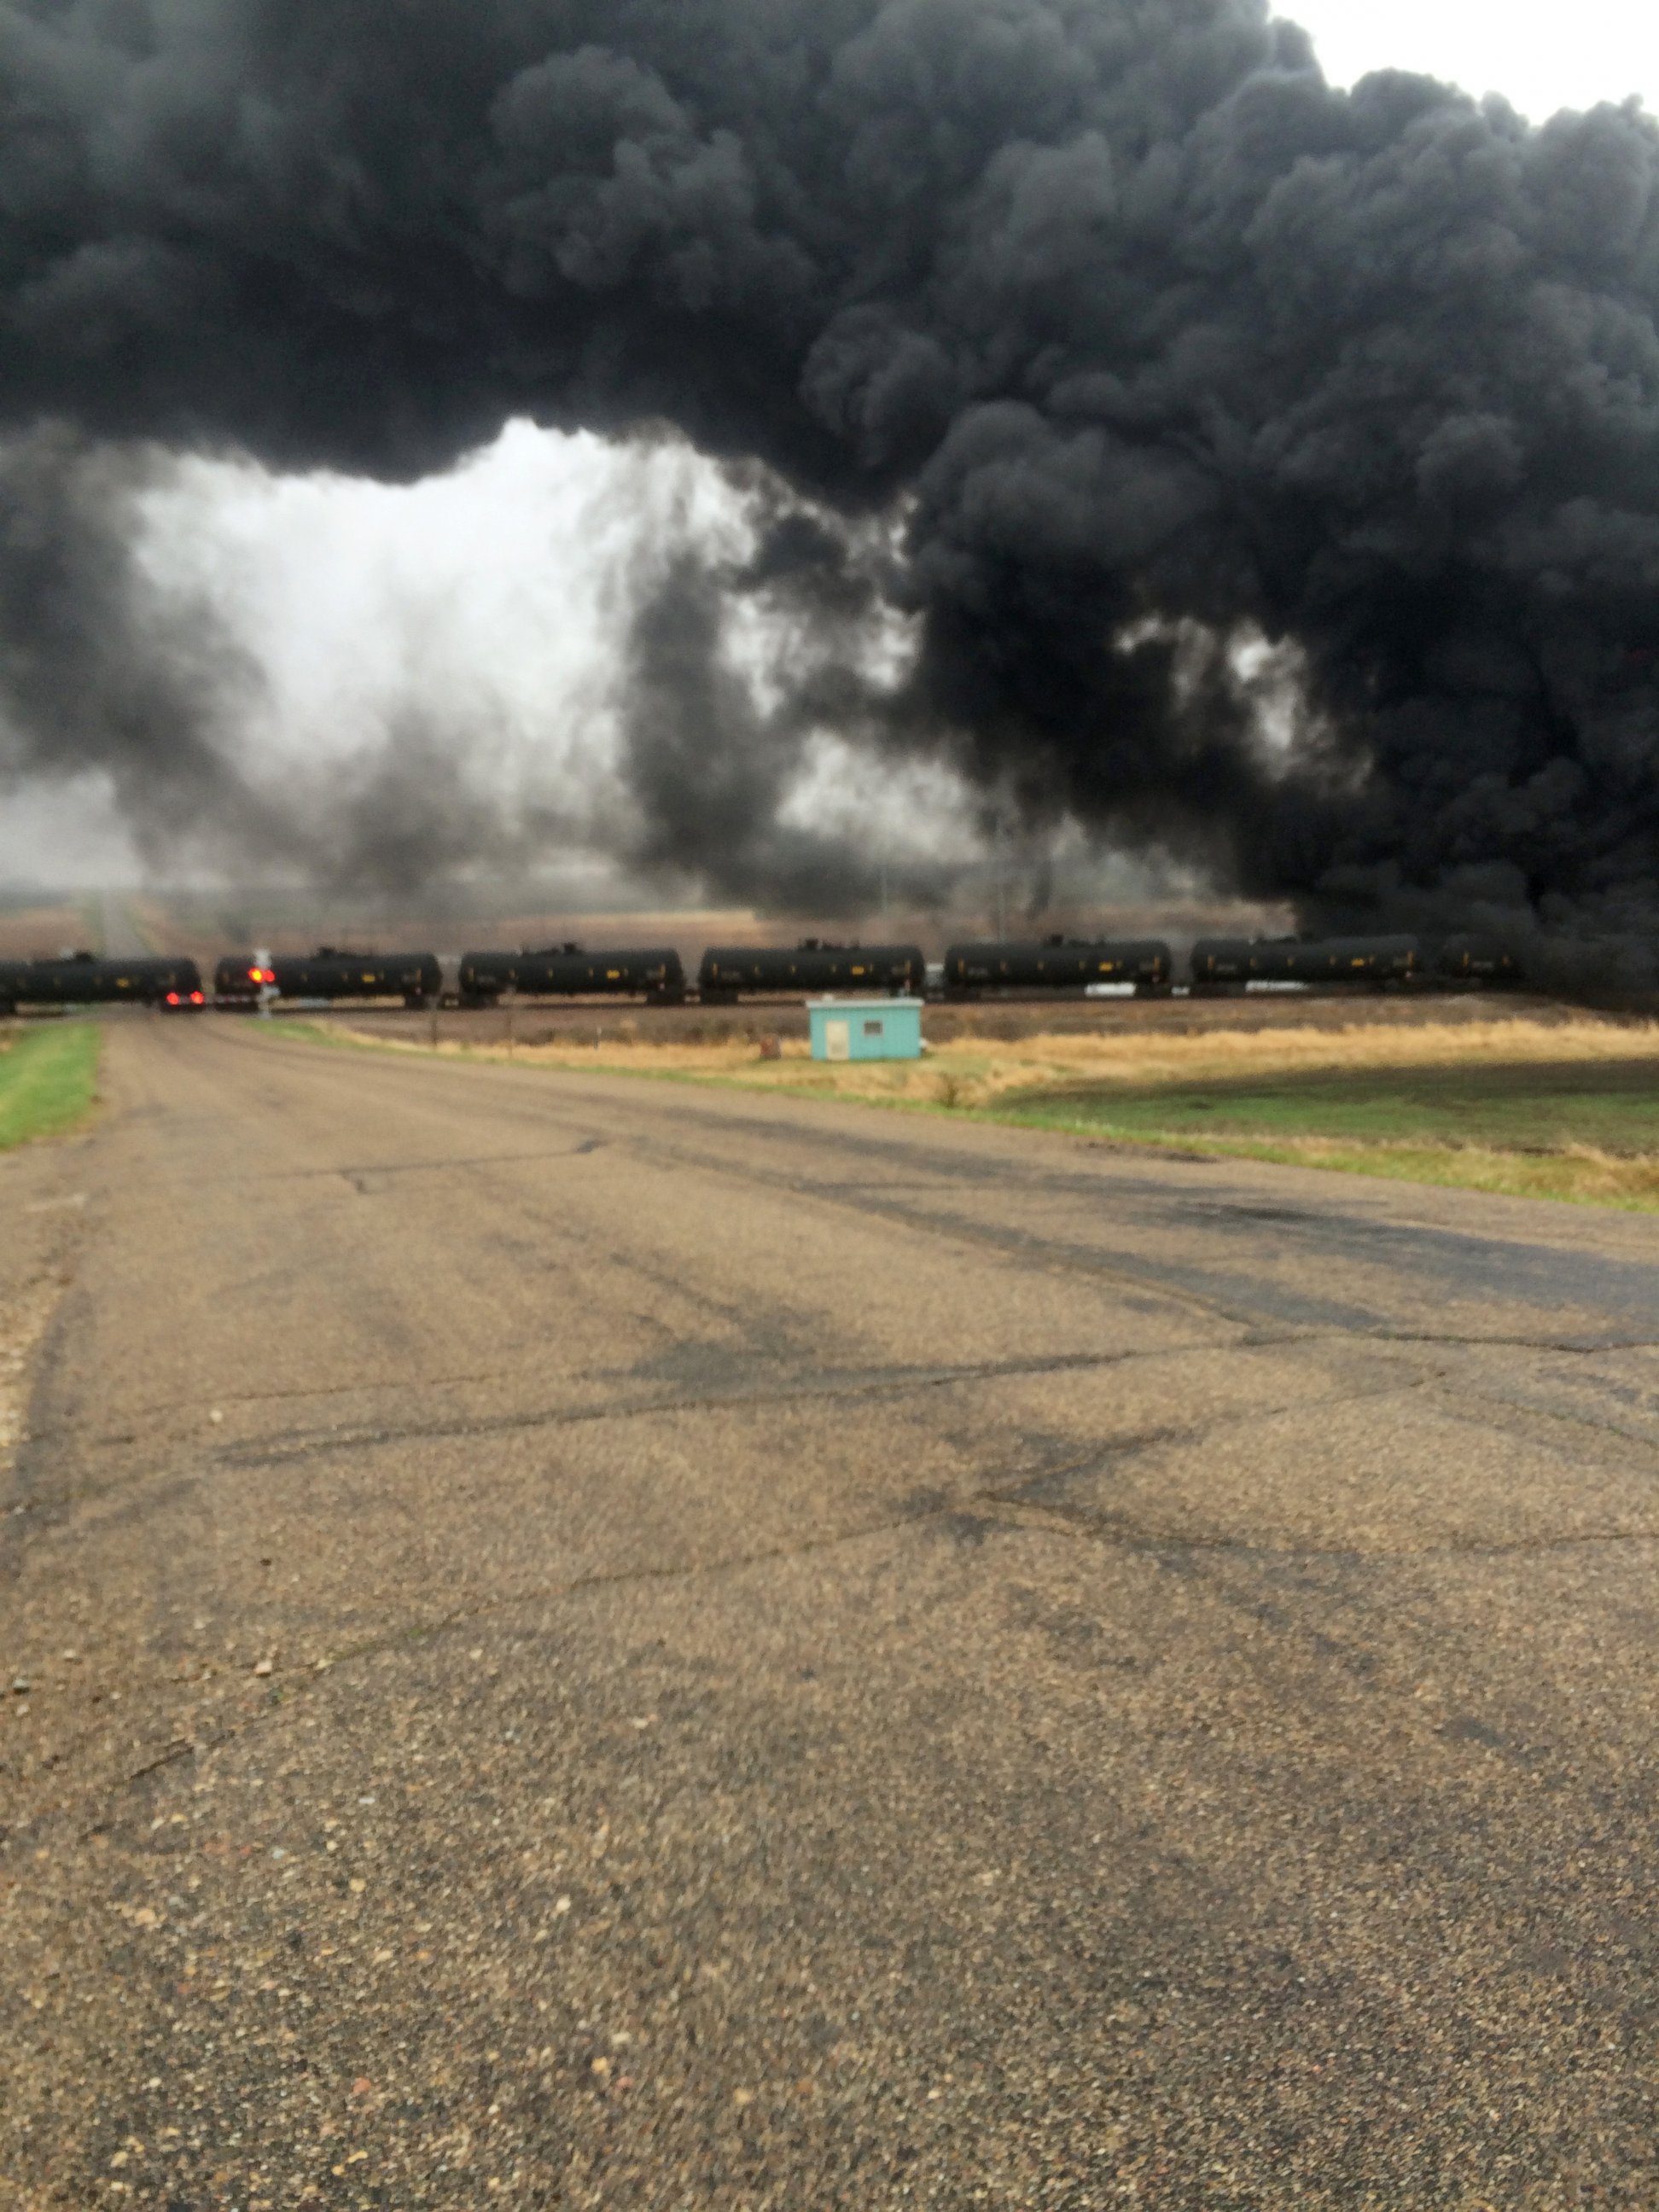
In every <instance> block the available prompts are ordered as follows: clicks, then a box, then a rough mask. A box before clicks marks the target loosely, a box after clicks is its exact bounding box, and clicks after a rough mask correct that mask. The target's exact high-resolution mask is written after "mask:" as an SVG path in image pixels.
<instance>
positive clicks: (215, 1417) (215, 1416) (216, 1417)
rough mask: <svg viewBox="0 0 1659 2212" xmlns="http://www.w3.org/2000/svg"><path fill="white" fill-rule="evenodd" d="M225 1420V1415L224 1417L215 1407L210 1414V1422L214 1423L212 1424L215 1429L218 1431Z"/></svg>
mask: <svg viewBox="0 0 1659 2212" xmlns="http://www.w3.org/2000/svg"><path fill="white" fill-rule="evenodd" d="M224 1418H225V1417H224V1415H223V1414H222V1413H221V1412H220V1411H219V1408H218V1407H214V1408H213V1410H212V1411H211V1413H209V1415H208V1419H209V1420H210V1421H211V1422H212V1424H213V1425H214V1427H215V1428H217V1427H218V1425H219V1424H220V1422H221V1421H222V1420H223V1419H224Z"/></svg>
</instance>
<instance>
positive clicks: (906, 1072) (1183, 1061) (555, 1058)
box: [349, 1015, 1659, 1107]
mask: <svg viewBox="0 0 1659 2212" xmlns="http://www.w3.org/2000/svg"><path fill="white" fill-rule="evenodd" d="M630 1030H631V1032H632V1033H631V1034H630ZM349 1034H351V1035H352V1036H356V1037H357V1038H359V1039H360V1040H361V1041H362V1042H365V1043H377V1044H379V1043H386V1042H390V1041H389V1040H386V1039H385V1038H383V1037H380V1036H376V1035H374V1033H373V1032H371V1031H369V1030H351V1031H349ZM393 1048H394V1049H402V1050H406V1051H420V1052H428V1051H429V1050H430V1047H429V1046H426V1045H422V1044H417V1043H413V1042H409V1043H404V1044H402V1045H398V1046H394V1047H393ZM438 1050H439V1053H440V1054H441V1055H442V1056H443V1057H446V1058H458V1059H483V1060H508V1059H511V1060H519V1061H522V1062H524V1063H526V1065H531V1066H549V1067H587V1068H595V1067H603V1068H616V1069H618V1070H624V1071H626V1072H628V1073H638V1074H661V1075H678V1076H698V1075H702V1076H710V1077H715V1078H723V1079H726V1080H727V1081H730V1080H732V1079H734V1078H737V1079H741V1080H743V1081H744V1082H745V1083H753V1084H756V1085H760V1086H761V1087H763V1088H764V1089H767V1090H812V1091H825V1092H829V1093H831V1094H833V1095H834V1096H836V1097H852V1098H860V1097H881V1098H891V1097H899V1098H911V1099H914V1100H915V1101H916V1102H917V1103H938V1104H944V1105H950V1106H957V1107H960V1106H975V1105H985V1104H988V1103H991V1102H993V1101H994V1100H995V1099H997V1098H1000V1097H1003V1096H1004V1095H1005V1094H1006V1093H1007V1092H1009V1091H1018V1090H1023V1089H1028V1088H1030V1089H1045V1088H1048V1087H1049V1086H1051V1085H1054V1084H1056V1083H1077V1082H1091V1083H1099V1084H1109V1085H1123V1086H1125V1087H1126V1088H1129V1087H1133V1088H1136V1089H1143V1088H1146V1087H1149V1086H1152V1085H1159V1084H1166V1083H1167V1084H1192V1083H1206V1082H1212V1083H1220V1082H1239V1081H1244V1080H1248V1079H1249V1078H1251V1077H1253V1076H1274V1075H1287V1074H1320V1073H1332V1074H1340V1073H1345V1072H1352V1073H1358V1072H1360V1071H1376V1070H1379V1069H1389V1068H1400V1069H1402V1070H1403V1069H1407V1068H1423V1067H1442V1068H1443V1067H1456V1066H1469V1065H1477V1066H1486V1067H1490V1066H1497V1065H1503V1064H1508V1065H1510V1066H1559V1065H1568V1064H1572V1063H1580V1064H1583V1065H1586V1066H1595V1065H1606V1064H1607V1063H1609V1062H1613V1061H1620V1060H1659V1022H1618V1021H1608V1020H1601V1019H1598V1018H1595V1017H1594V1016H1591V1015H1585V1016H1583V1017H1582V1018H1578V1019H1576V1020H1571V1021H1566V1022H1543V1021H1516V1020H1498V1021H1486V1022H1469V1021H1463V1022H1457V1023H1450V1022H1447V1023H1429V1022H1425V1023H1420V1024H1415V1025H1413V1027H1411V1028H1409V1029H1405V1028H1399V1027H1395V1026H1391V1025H1384V1024H1381V1023H1367V1022H1354V1023H1352V1024H1349V1025H1348V1026H1346V1028H1342V1029H1320V1030H1312V1029H1283V1030H1274V1029H1250V1030H1208V1031H1205V1032H1203V1033H1201V1034H1199V1035H1196V1036H1172V1035H1169V1034H1159V1033H1155V1032H1148V1031H1146V1030H1124V1031H1122V1032H1120V1033H1117V1034H1113V1033H1112V1032H1110V1031H1102V1032H1098V1033H1096V1034H1091V1035H1082V1036H1079V1035H1060V1036H1054V1035H1048V1036H1032V1037H1020V1038H1014V1039H1012V1040H1008V1041H1003V1040H999V1039H992V1038H986V1037H975V1036H961V1037H957V1038H954V1039H952V1040H951V1042H948V1043H945V1044H941V1045H939V1046H936V1047H933V1048H931V1049H930V1050H929V1051H927V1053H926V1054H924V1055H923V1057H922V1058H921V1060H909V1061H903V1060H885V1061H884V1060H873V1061H872V1060H865V1061H854V1062H851V1063H838V1064H831V1063H828V1062H825V1061H822V1060H812V1059H811V1055H810V1054H809V1052H808V1049H807V1047H806V1045H805V1042H801V1041H799V1040H798V1039H795V1038H789V1037H786V1038H785V1039H784V1040H783V1041H782V1046H781V1056H780V1057H779V1058H778V1059H776V1060H763V1058H762V1057H761V1049H760V1046H759V1045H758V1043H757V1042H755V1040H754V1039H753V1038H749V1037H743V1038H733V1039H728V1040H724V1041H721V1042H714V1043H695V1044H694V1043H679V1042H654V1041H653V1039H652V1038H651V1037H650V1036H649V1034H648V1032H646V1031H644V1030H641V1028H640V1026H639V1025H637V1024H630V1023H629V1021H628V1020H627V1019H624V1020H623V1022H622V1023H620V1024H617V1028H616V1029H615V1030H613V1031H612V1032H611V1034H610V1035H607V1036H605V1037H604V1038H603V1040H602V1041H601V1042H599V1044H597V1045H591V1044H580V1043H577V1042H574V1041H570V1040H566V1039H562V1038H561V1039H555V1040H553V1041H551V1042H545V1043H538V1044H520V1045H517V1046H512V1045H507V1044H504V1043H503V1044H496V1045H489V1046H482V1047H481V1046H477V1045H471V1044H466V1043H452V1042H444V1043H442V1044H441V1045H440V1046H439V1047H438Z"/></svg>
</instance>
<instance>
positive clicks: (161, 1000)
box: [0, 952, 206, 1014]
mask: <svg viewBox="0 0 1659 2212" xmlns="http://www.w3.org/2000/svg"><path fill="white" fill-rule="evenodd" d="M205 1002H206V994H205V993H204V991H203V989H202V976H201V970H200V969H198V968H197V965H196V963H195V962H194V961H193V960H185V959H182V958H180V959H173V958H167V957H161V958H157V957H150V956H146V957H143V958H136V957H135V958H133V959H131V960H108V959H105V960H100V959H99V958H98V957H96V956H95V955H94V954H93V953H90V952H76V953H73V954H71V955H70V957H69V958H68V959H65V960H0V1014H9V1013H12V1012H15V1010H16V1008H17V1007H19V1006H160V1007H161V1008H162V1009H163V1010H164V1011H165V1012H168V1013H178V1012H189V1011H191V1010H192V1009H193V1008H195V1007H197V1006H202V1005H204V1004H205Z"/></svg>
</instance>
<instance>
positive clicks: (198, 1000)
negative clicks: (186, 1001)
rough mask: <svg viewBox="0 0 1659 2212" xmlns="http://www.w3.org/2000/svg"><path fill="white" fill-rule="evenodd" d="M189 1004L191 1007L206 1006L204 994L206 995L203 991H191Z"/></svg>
mask: <svg viewBox="0 0 1659 2212" xmlns="http://www.w3.org/2000/svg"><path fill="white" fill-rule="evenodd" d="M190 1003H191V1006H206V1004H207V994H206V993H205V992H204V991H192V992H191V994H190Z"/></svg>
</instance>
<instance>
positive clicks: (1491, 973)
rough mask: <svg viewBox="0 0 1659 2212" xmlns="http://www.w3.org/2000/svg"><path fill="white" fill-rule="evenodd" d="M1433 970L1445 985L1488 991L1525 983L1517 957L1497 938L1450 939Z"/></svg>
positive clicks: (1510, 948) (1524, 974)
mask: <svg viewBox="0 0 1659 2212" xmlns="http://www.w3.org/2000/svg"><path fill="white" fill-rule="evenodd" d="M1434 967H1435V973H1436V975H1438V976H1440V977H1442V978H1443V980H1444V981H1446V982H1449V983H1465V984H1469V985H1472V986H1474V987H1485V988H1486V989H1488V990H1494V989H1497V988H1498V987H1501V986H1504V985H1510V986H1511V987H1512V986H1514V985H1516V984H1520V983H1524V982H1525V981H1526V980H1527V971H1526V969H1525V968H1524V967H1523V965H1522V960H1521V956H1520V954H1519V953H1518V952H1516V951H1515V949H1514V947H1513V946H1511V945H1505V944H1504V942H1503V941H1502V939H1499V938H1496V937H1449V938H1448V939H1446V941H1445V943H1444V944H1443V945H1442V946H1441V948H1440V951H1439V952H1438V953H1437V956H1436V957H1435V963H1434Z"/></svg>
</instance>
